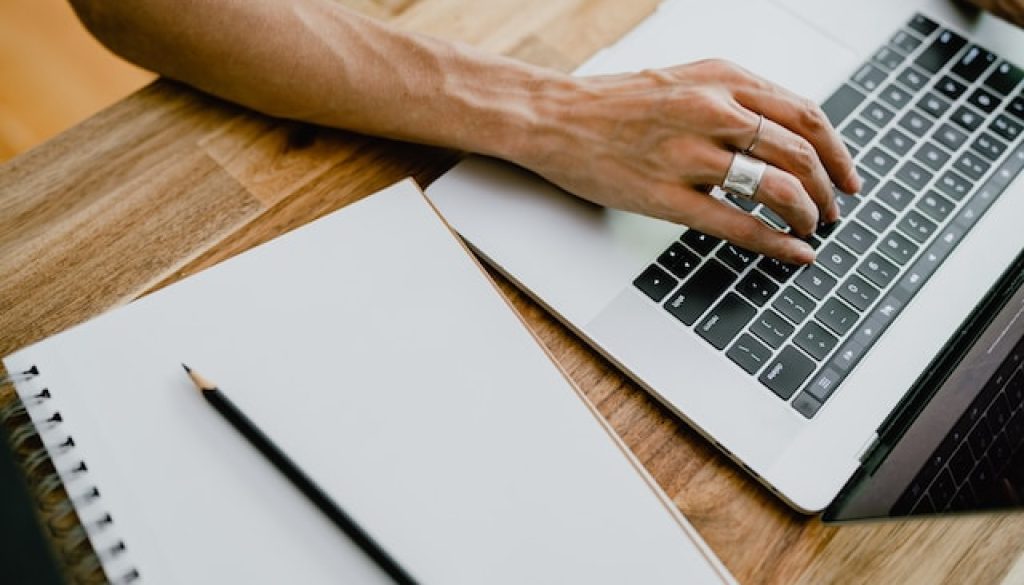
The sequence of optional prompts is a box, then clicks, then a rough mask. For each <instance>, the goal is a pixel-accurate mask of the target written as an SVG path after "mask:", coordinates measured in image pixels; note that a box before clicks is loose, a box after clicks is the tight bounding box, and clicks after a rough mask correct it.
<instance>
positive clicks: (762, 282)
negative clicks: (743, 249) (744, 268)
mask: <svg viewBox="0 0 1024 585" xmlns="http://www.w3.org/2000/svg"><path fill="white" fill-rule="evenodd" d="M736 290H737V291H738V292H739V293H740V294H741V295H743V296H744V297H746V298H747V300H749V301H751V302H753V303H754V304H755V305H757V306H758V307H761V306H764V304H765V303H767V302H768V300H769V299H771V298H772V297H773V296H775V293H777V292H779V285H777V284H775V283H774V282H773V281H772V280H771V279H770V278H768V277H767V276H765V275H763V274H761V273H760V272H758V271H757V270H751V271H750V272H749V273H748V274H747V275H746V276H745V277H743V280H741V281H740V283H739V284H738V285H736Z"/></svg>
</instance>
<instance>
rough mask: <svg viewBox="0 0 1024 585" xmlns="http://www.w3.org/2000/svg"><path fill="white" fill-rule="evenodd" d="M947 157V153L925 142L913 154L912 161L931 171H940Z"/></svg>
mask: <svg viewBox="0 0 1024 585" xmlns="http://www.w3.org/2000/svg"><path fill="white" fill-rule="evenodd" d="M949 157H950V155H949V153H948V152H946V151H945V150H942V149H941V148H939V147H938V146H936V145H935V144H933V143H931V142H925V143H924V144H922V145H921V146H920V147H919V148H918V149H917V152H915V153H914V159H916V160H917V161H918V162H920V163H921V164H923V165H924V166H926V167H928V168H930V169H931V170H933V171H937V170H939V169H941V168H942V165H944V164H946V161H948V160H949Z"/></svg>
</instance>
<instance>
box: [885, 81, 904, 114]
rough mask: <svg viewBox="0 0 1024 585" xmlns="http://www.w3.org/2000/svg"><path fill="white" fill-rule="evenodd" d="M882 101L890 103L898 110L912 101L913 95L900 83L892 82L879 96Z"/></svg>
mask: <svg viewBox="0 0 1024 585" xmlns="http://www.w3.org/2000/svg"><path fill="white" fill-rule="evenodd" d="M879 97H881V98H882V101H883V102H885V103H887V104H889V105H890V106H892V107H893V108H895V109H896V110H902V109H903V106H905V105H907V104H908V103H910V99H911V97H912V96H911V95H910V93H908V92H907V91H906V90H904V89H902V88H900V87H899V86H898V85H895V84H892V83H890V84H889V85H888V86H886V88H885V89H884V90H882V94H881V95H880V96H879Z"/></svg>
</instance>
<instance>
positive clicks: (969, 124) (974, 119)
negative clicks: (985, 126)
mask: <svg viewBox="0 0 1024 585" xmlns="http://www.w3.org/2000/svg"><path fill="white" fill-rule="evenodd" d="M949 119H950V120H952V121H953V123H954V124H956V125H957V126H960V127H961V128H963V129H964V130H967V131H968V132H974V131H975V130H977V129H978V126H981V123H982V122H983V121H984V120H985V119H984V118H982V117H981V116H980V115H979V114H976V113H975V112H974V110H971V109H968V108H965V107H964V106H960V107H959V108H957V110H956V111H955V112H953V114H952V115H951V116H950V117H949Z"/></svg>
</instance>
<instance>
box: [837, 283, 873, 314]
mask: <svg viewBox="0 0 1024 585" xmlns="http://www.w3.org/2000/svg"><path fill="white" fill-rule="evenodd" d="M878 294H879V293H878V289H876V288H875V287H873V286H871V285H870V284H868V282H867V281H865V280H864V279H863V278H861V277H859V276H857V275H856V274H854V275H851V276H850V278H847V279H846V280H845V281H844V282H843V284H842V286H840V287H839V297H840V298H841V299H843V300H844V301H846V302H848V303H850V304H851V305H853V306H854V307H855V308H856V309H857V310H858V311H861V312H863V311H866V310H867V309H868V307H870V306H871V304H872V303H874V302H875V300H876V299H877V298H878Z"/></svg>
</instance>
